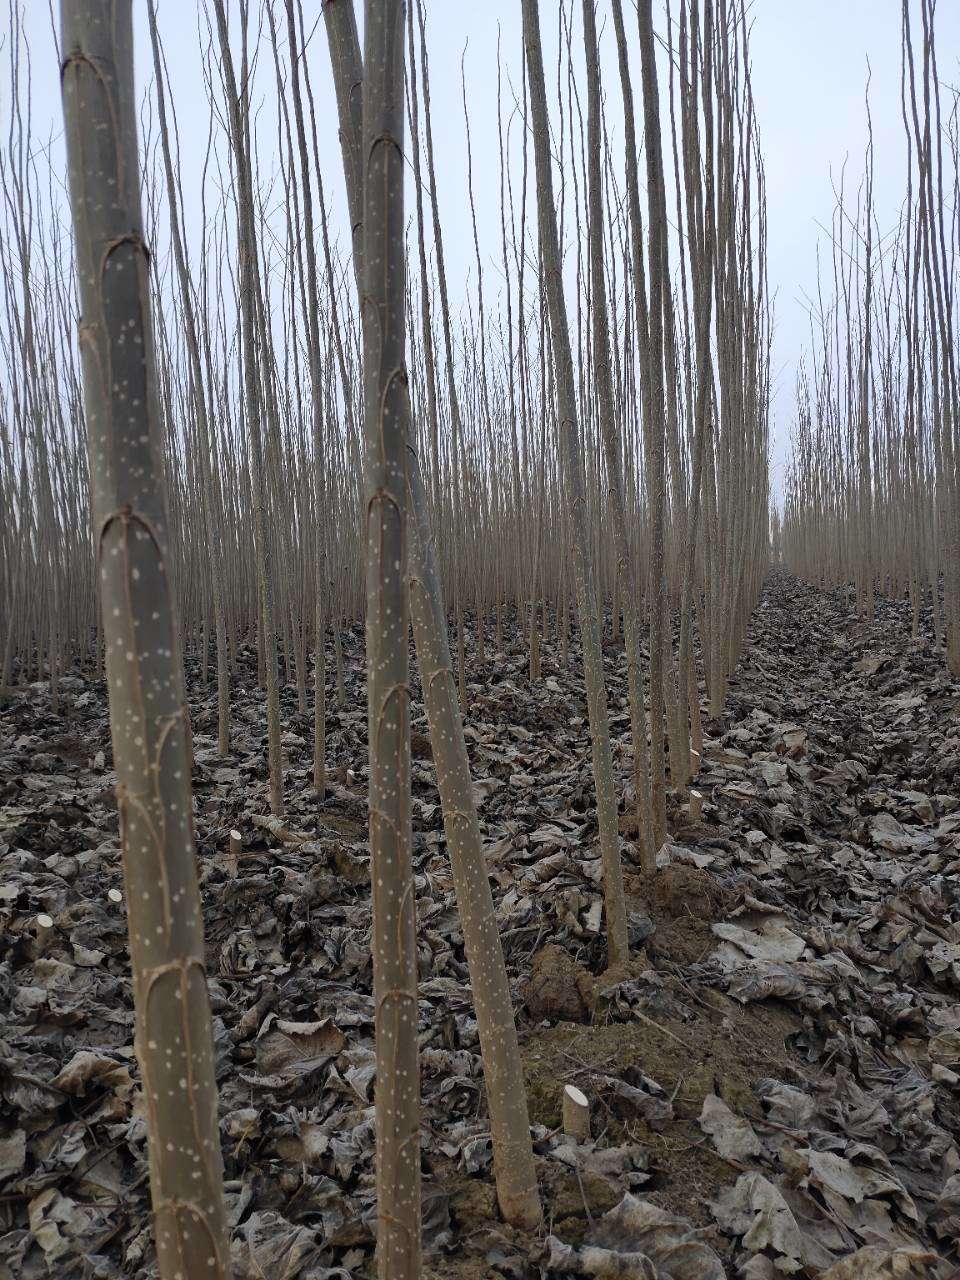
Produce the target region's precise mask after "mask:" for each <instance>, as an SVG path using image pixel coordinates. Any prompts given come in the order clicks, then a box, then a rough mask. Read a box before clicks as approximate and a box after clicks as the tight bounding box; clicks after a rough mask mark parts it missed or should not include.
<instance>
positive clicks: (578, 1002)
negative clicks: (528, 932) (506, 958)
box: [523, 942, 594, 1022]
mask: <svg viewBox="0 0 960 1280" xmlns="http://www.w3.org/2000/svg"><path fill="white" fill-rule="evenodd" d="M593 991H594V978H593V975H592V974H590V973H589V972H588V971H587V970H586V969H584V968H583V967H582V966H580V965H578V964H577V962H576V961H575V960H574V959H573V957H572V956H571V955H570V953H569V952H567V951H564V949H563V947H558V946H557V945H556V944H555V943H553V942H549V943H547V945H546V946H545V947H541V949H540V950H539V951H538V952H537V953H536V955H534V957H533V968H532V971H531V974H530V981H529V982H528V983H527V984H526V986H525V987H524V990H523V998H524V1000H525V1002H526V1005H527V1008H528V1010H529V1011H530V1014H531V1016H532V1017H533V1018H536V1019H541V1018H546V1019H548V1020H549V1021H551V1022H587V1021H589V1019H590V1013H591V1010H592V1008H593Z"/></svg>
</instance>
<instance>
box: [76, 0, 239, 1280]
mask: <svg viewBox="0 0 960 1280" xmlns="http://www.w3.org/2000/svg"><path fill="white" fill-rule="evenodd" d="M62 49H63V59H64V61H63V67H62V84H63V112H64V121H65V125H66V135H67V155H68V161H69V177H70V196H71V205H72V209H73V222H74V232H75V237H76V253H77V278H78V282H79V291H80V303H81V312H82V321H81V327H80V348H81V352H82V358H83V386H84V406H85V412H86V423H87V433H88V447H89V457H90V476H91V491H92V502H91V505H92V511H93V526H94V530H95V536H96V545H97V559H98V564H99V570H100V573H99V577H100V590H101V597H102V609H103V628H104V640H105V643H106V666H107V686H108V693H109V700H110V725H111V734H112V739H113V752H114V761H115V766H116V770H117V808H118V811H119V815H120V836H121V848H122V851H123V863H124V879H125V884H126V890H127V904H128V914H129V927H130V953H131V960H132V965H133V980H134V1004H135V1009H136V1039H135V1043H136V1049H137V1057H138V1060H139V1062H140V1069H141V1073H142V1078H143V1092H144V1098H145V1101H146V1119H147V1132H148V1137H149V1154H150V1185H151V1194H152V1199H153V1212H154V1230H155V1234H156V1245H157V1261H158V1267H159V1271H160V1275H161V1276H162V1277H164V1280H175V1278H176V1280H221V1278H224V1277H226V1276H227V1275H228V1274H229V1246H228V1242H227V1231H226V1215H225V1212H224V1203H223V1185H222V1178H223V1173H222V1164H221V1156H220V1145H219V1129H218V1125H217V1091H216V1083H215V1079H214V1064H213V1038H212V1034H211V1021H210V1006H209V1002H208V999H207V988H206V979H205V973H204V943H203V921H202V919H201V914H200V895H199V891H198V888H197V879H196V863H195V856H196V855H195V849H194V832H193V800H192V796H191V788H190V771H189V763H188V751H187V733H188V729H187V718H186V712H185V706H184V696H183V676H182V671H181V670H180V665H179V647H178V641H177V635H178V623H177V617H176V609H175V605H174V602H173V598H172V590H171V581H170V573H169V566H168V552H167V530H166V526H167V515H166V497H165V492H164V485H163V465H162V461H161V439H160V421H159V409H158V401H157V389H156V381H155V377H156V375H155V365H154V354H153V333H152V328H151V320H150V292H149V275H148V251H147V248H146V245H145V244H144V241H143V232H142V220H141V212H140V193H139V189H138V180H139V174H140V167H139V161H138V155H137V135H136V109H137V107H136V98H135V95H134V80H133V31H132V20H131V6H130V4H129V2H128V3H117V0H64V3H63V5H62ZM108 193H109V198H108Z"/></svg>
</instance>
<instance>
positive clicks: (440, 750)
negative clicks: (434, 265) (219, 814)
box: [324, 0, 540, 1230]
mask: <svg viewBox="0 0 960 1280" xmlns="http://www.w3.org/2000/svg"><path fill="white" fill-rule="evenodd" d="M324 12H325V16H326V20H327V34H328V38H329V41H330V46H331V64H332V67H333V74H334V77H335V78H336V77H337V76H340V75H342V76H344V77H345V78H346V80H347V81H348V82H349V83H350V84H352V85H354V86H355V88H354V91H353V93H352V94H348V93H347V92H346V91H345V88H344V86H339V87H338V89H337V99H338V102H341V101H342V102H344V103H349V102H351V101H352V102H356V101H358V100H360V99H361V97H362V96H363V91H362V84H363V71H362V64H361V61H360V53H359V44H358V42H357V35H356V22H355V21H354V20H353V7H352V3H350V0H327V4H326V5H325V10H324ZM347 123H348V122H344V120H343V119H341V138H344V137H345V136H347V135H348V134H349V129H348V127H347ZM346 151H347V144H346V143H344V155H345V160H344V173H345V177H346V182H347V188H348V203H349V204H350V206H351V207H354V205H355V203H356V200H355V193H352V192H351V190H350V183H351V174H352V173H355V172H359V165H358V164H357V163H356V162H355V158H354V157H352V156H351V157H350V158H349V161H348V159H347V156H346ZM360 252H361V255H365V254H366V253H367V252H368V250H367V248H366V247H365V245H364V244H361V246H360ZM363 261H364V257H361V262H360V264H359V268H358V273H357V274H358V279H359V276H360V274H361V272H362V269H363V266H362V264H363ZM355 265H357V264H355ZM404 396H405V400H404V412H405V414H406V418H405V430H406V436H407V470H406V475H407V485H408V488H409V494H410V503H411V510H412V515H413V517H414V518H413V520H412V521H411V523H410V555H411V574H410V581H411V608H412V616H413V626H414V638H415V640H416V646H417V657H418V660H419V663H420V675H421V684H422V686H423V699H424V705H425V707H426V711H427V720H428V723H429V725H430V739H431V743H432V745H433V754H434V762H435V765H436V770H437V786H438V789H439V791H440V801H441V805H442V808H443V820H444V832H445V835H446V838H447V848H448V850H449V853H450V863H451V868H452V870H453V877H454V889H455V891H456V895H457V904H458V907H459V911H460V918H461V922H462V925H463V934H464V943H465V947H466V952H467V963H468V965H469V968H470V981H471V985H472V988H473V995H474V1002H475V1010H476V1015H477V1026H478V1031H479V1035H480V1047H481V1052H482V1055H483V1063H484V1078H485V1082H486V1086H487V1099H488V1105H489V1108H490V1130H491V1134H492V1137H493V1150H494V1174H495V1177H496V1181H497V1198H498V1200H499V1203H500V1209H501V1211H502V1213H503V1216H504V1218H506V1220H507V1221H508V1222H510V1223H511V1224H512V1225H514V1226H518V1227H522V1228H525V1229H527V1230H533V1229H535V1227H536V1226H537V1224H538V1223H539V1221H540V1196H539V1191H538V1189H537V1178H536V1169H535V1167H534V1163H533V1148H532V1145H531V1141H530V1123H529V1119H528V1113H527V1099H526V1093H525V1090H524V1085H523V1069H522V1064H521V1061H520V1049H519V1045H518V1041H517V1031H516V1025H515V1023H514V1018H513V1009H512V1005H511V999H510V984H509V979H508V978H507V971H506V965H505V964H504V960H503V949H502V947H501V945H500V937H499V933H498V926H497V918H496V914H495V911H494V907H493V897H492V894H491V892H490V882H489V879H488V877H487V869H486V864H485V862H484V858H483V850H482V846H481V839H480V824H479V821H478V818H477V808H476V800H475V798H474V793H473V785H472V781H471V777H470V761H469V757H468V755H467V747H466V740H465V738H464V734H463V720H462V718H461V714H460V707H459V705H458V703H457V694H456V686H455V682H454V679H453V672H452V664H451V661H450V648H449V642H448V638H447V624H446V612H445V610H444V604H443V593H442V590H441V586H440V575H439V571H438V569H437V564H436V556H435V551H434V541H433V537H432V534H431V530H430V521H429V516H428V513H427V512H428V508H427V495H426V491H425V486H424V483H423V479H422V474H421V470H420V461H419V457H418V455H417V453H416V450H415V448H414V447H413V444H412V440H413V436H414V433H413V431H412V425H411V422H410V403H409V395H408V394H407V384H406V383H404Z"/></svg>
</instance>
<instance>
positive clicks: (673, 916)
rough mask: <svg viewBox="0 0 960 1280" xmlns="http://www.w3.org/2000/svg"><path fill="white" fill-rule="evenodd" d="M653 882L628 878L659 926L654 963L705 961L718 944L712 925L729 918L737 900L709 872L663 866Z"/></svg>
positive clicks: (679, 865)
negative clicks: (660, 959)
mask: <svg viewBox="0 0 960 1280" xmlns="http://www.w3.org/2000/svg"><path fill="white" fill-rule="evenodd" d="M652 880H653V883H652V884H651V883H650V880H649V879H644V878H643V877H640V876H626V877H625V885H626V888H627V891H628V894H629V895H630V898H631V900H633V899H634V898H635V899H636V900H637V901H638V902H640V903H642V904H643V906H644V907H645V909H646V910H647V911H649V913H650V915H651V916H652V917H653V920H654V924H655V925H656V930H655V932H654V934H653V936H652V937H651V939H650V941H649V943H648V944H647V945H648V948H649V951H650V957H651V959H652V960H653V962H654V964H655V963H656V961H657V959H658V958H662V959H665V960H670V961H673V962H674V963H677V964H683V965H686V964H695V963H697V962H698V961H700V960H703V959H705V958H706V956H707V955H708V954H709V953H710V951H712V950H713V948H714V946H715V945H716V940H715V939H714V937H713V934H712V933H711V931H710V926H711V924H713V923H714V922H715V921H718V920H725V919H726V918H727V916H728V914H729V912H730V910H731V909H732V907H733V904H734V901H735V895H734V894H732V893H731V892H730V891H729V890H728V889H724V887H723V886H722V885H721V884H718V882H717V880H716V879H715V878H714V877H713V876H712V875H711V874H710V873H709V872H708V871H702V870H700V868H698V867H691V866H687V865H685V864H684V863H679V862H678V863H672V864H671V865H669V866H666V867H661V868H660V869H659V871H658V872H657V873H656V875H655V876H654V877H653V878H652Z"/></svg>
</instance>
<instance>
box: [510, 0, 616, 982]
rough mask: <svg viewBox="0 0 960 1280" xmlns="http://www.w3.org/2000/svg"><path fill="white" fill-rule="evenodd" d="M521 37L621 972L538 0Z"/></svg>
mask: <svg viewBox="0 0 960 1280" xmlns="http://www.w3.org/2000/svg"><path fill="white" fill-rule="evenodd" d="M523 40H524V46H525V49H526V63H527V74H528V76H529V79H530V107H531V114H532V120H533V148H534V162H535V166H536V174H537V209H538V213H539V228H540V258H541V270H542V272H543V276H544V279H545V286H546V292H547V303H548V307H549V313H550V329H551V335H552V344H553V358H554V365H555V368H556V383H557V407H558V412H559V418H560V421H559V424H558V429H559V434H560V448H561V453H562V457H563V471H564V477H563V483H564V488H565V491H566V497H567V502H568V504H569V512H570V525H571V532H572V538H571V542H572V549H573V557H572V558H573V577H574V585H575V588H576V592H577V605H578V610H579V615H580V631H581V637H582V643H583V666H584V675H585V678H586V685H587V706H588V710H589V716H590V739H591V745H592V750H593V777H594V782H595V784H596V788H597V821H598V824H599V827H600V854H601V858H602V860H603V881H604V902H605V906H606V913H607V964H608V966H609V968H610V969H617V968H619V967H620V966H622V965H623V964H624V963H625V962H626V960H627V958H628V954H629V947H628V943H627V909H626V902H625V899H624V894H623V868H622V866H621V864H620V838H619V831H618V824H617V799H616V794H615V792H614V784H613V754H612V752H611V749H610V723H609V718H608V714H607V694H606V689H605V687H604V682H603V655H602V652H601V647H600V625H599V621H598V617H597V598H596V592H595V587H594V578H593V563H592V557H591V553H590V527H589V521H588V515H587V509H586V494H585V483H584V474H583V452H582V447H581V441H580V427H579V422H578V418H577V399H576V390H575V388H574V381H573V357H572V354H571V350H570V331H569V328H568V325H567V308H566V302H565V300H564V296H563V276H562V264H561V261H560V243H559V237H558V235H557V215H556V206H555V204H554V197H553V173H552V170H551V164H552V159H551V154H550V122H549V119H548V116H547V91H546V85H545V83H544V76H543V52H542V49H541V45H540V16H539V12H538V4H537V0H523Z"/></svg>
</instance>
